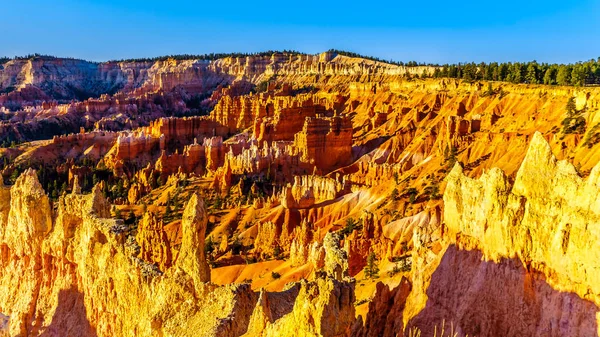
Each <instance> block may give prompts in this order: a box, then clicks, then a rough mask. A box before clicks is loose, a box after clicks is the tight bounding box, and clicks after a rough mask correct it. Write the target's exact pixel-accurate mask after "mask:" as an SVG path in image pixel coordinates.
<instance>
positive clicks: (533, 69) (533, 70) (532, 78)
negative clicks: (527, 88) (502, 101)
mask: <svg viewBox="0 0 600 337" xmlns="http://www.w3.org/2000/svg"><path fill="white" fill-rule="evenodd" d="M537 72H538V67H537V63H536V62H531V63H529V65H528V66H527V73H526V75H525V80H526V81H527V83H529V84H538V75H537Z"/></svg>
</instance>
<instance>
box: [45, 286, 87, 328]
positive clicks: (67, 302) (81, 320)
mask: <svg viewBox="0 0 600 337" xmlns="http://www.w3.org/2000/svg"><path fill="white" fill-rule="evenodd" d="M39 335H40V336H43V337H51V336H70V337H96V336H97V334H96V330H95V329H94V327H92V326H91V324H90V322H89V321H88V319H87V315H86V308H85V304H84V301H83V294H82V293H80V292H79V291H78V290H77V289H75V288H71V289H64V290H61V291H60V292H59V294H58V307H57V308H56V311H55V312H54V316H53V317H52V322H50V325H48V327H47V328H46V329H44V331H42V332H41V333H40V334H39Z"/></svg>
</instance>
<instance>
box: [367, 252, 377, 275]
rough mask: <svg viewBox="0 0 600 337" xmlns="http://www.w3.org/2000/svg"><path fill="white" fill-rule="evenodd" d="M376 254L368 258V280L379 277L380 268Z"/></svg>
mask: <svg viewBox="0 0 600 337" xmlns="http://www.w3.org/2000/svg"><path fill="white" fill-rule="evenodd" d="M376 258H377V257H376V256H375V252H370V253H369V256H368V257H367V266H366V267H365V277H366V278H377V277H379V267H378V266H377V263H376V262H377V261H376Z"/></svg>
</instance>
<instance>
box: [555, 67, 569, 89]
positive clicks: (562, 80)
mask: <svg viewBox="0 0 600 337" xmlns="http://www.w3.org/2000/svg"><path fill="white" fill-rule="evenodd" d="M556 83H557V84H558V85H569V84H570V83H571V67H569V66H565V65H561V66H560V67H558V73H557V74H556Z"/></svg>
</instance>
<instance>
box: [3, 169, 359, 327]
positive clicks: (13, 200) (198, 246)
mask: <svg viewBox="0 0 600 337" xmlns="http://www.w3.org/2000/svg"><path fill="white" fill-rule="evenodd" d="M2 195H3V196H4V197H2V200H0V202H1V205H2V206H1V207H0V209H1V210H3V211H2V213H1V214H3V216H2V222H3V223H2V226H1V228H2V229H3V231H2V236H1V238H2V241H1V246H0V247H1V251H2V254H1V255H0V257H1V258H2V268H0V288H2V289H3V291H4V293H5V294H7V296H3V297H2V299H0V311H1V312H3V313H6V315H2V316H0V318H2V320H1V321H0V331H1V332H2V333H5V334H7V335H11V336H12V335H23V336H24V335H28V336H37V335H65V334H68V335H71V336H95V335H98V336H136V335H148V336H154V335H156V336H159V335H162V334H167V335H178V336H197V335H202V336H241V335H243V334H246V333H250V335H252V336H255V335H264V336H275V335H290V336H291V335H292V334H294V333H295V332H297V331H304V332H305V333H306V335H309V336H340V335H347V334H348V333H349V331H350V327H351V324H352V322H353V320H354V314H353V312H354V306H353V303H354V293H353V284H352V282H351V281H350V280H344V281H338V280H334V279H333V278H332V277H331V276H329V275H325V277H324V278H323V279H319V280H316V281H311V282H306V281H305V282H301V283H299V284H296V285H294V286H292V289H296V290H295V291H292V293H290V292H289V291H287V292H283V293H270V292H261V293H260V296H259V294H258V293H256V292H255V291H253V290H252V289H251V288H250V287H249V285H229V286H216V285H214V284H211V283H210V269H209V266H208V264H207V261H206V258H205V252H204V240H205V231H206V224H207V214H206V210H205V206H204V202H203V200H202V199H201V198H200V197H199V196H198V195H196V194H194V195H192V197H191V198H190V200H189V201H188V202H187V203H186V206H185V210H184V213H183V219H182V224H181V227H182V236H183V239H182V243H181V247H180V248H179V252H178V254H177V256H173V255H172V254H171V251H170V250H169V248H170V247H169V246H168V245H169V242H168V240H167V239H166V238H165V234H164V232H163V231H162V229H161V228H158V227H159V225H160V224H159V223H157V222H156V219H154V218H153V216H152V215H150V214H147V215H146V216H145V218H144V220H143V223H142V225H141V226H140V228H139V231H138V234H137V237H133V236H129V235H128V234H127V228H126V226H124V225H123V223H122V221H121V220H114V219H109V218H106V217H107V216H109V213H110V212H109V210H108V207H109V204H108V203H107V202H106V200H105V199H104V198H103V197H102V194H101V192H100V188H99V187H96V188H94V190H93V192H92V193H91V194H88V195H81V194H77V193H75V194H68V195H65V196H63V197H61V198H60V200H59V202H58V209H57V211H56V212H57V213H56V215H55V216H52V215H51V214H52V210H51V208H50V205H49V203H48V197H47V196H46V195H45V193H44V191H43V190H42V189H41V186H40V184H39V182H38V180H37V176H36V173H35V171H33V170H30V171H26V172H25V173H23V174H22V175H21V176H20V177H19V179H18V180H17V183H16V184H15V185H14V186H13V187H12V188H10V189H9V188H6V187H2ZM335 249H339V246H337V248H336V246H334V245H331V250H335ZM172 260H174V262H171V261H172ZM155 263H156V264H155ZM340 263H341V262H340ZM314 294H319V295H318V296H317V297H314ZM265 298H271V300H269V302H267V303H265ZM277 298H284V299H285V303H287V304H285V305H287V306H288V307H289V309H290V310H289V311H286V310H285V308H284V305H283V304H284V302H278V301H277V300H276V299H277ZM269 303H271V304H270V305H272V306H273V305H274V307H269ZM280 304H281V305H280ZM307 308H309V309H307ZM265 312H266V314H265ZM108 313H111V314H108ZM264 315H267V318H259V317H263V316H264ZM274 317H275V318H274ZM340 317H342V320H340ZM9 318H10V319H9ZM251 318H252V323H251ZM259 319H260V320H262V321H263V323H262V324H258V323H256V321H257V320H259ZM264 320H266V321H264ZM249 326H250V327H252V330H251V331H254V332H255V333H256V334H253V333H252V332H248V331H249V330H248V328H249Z"/></svg>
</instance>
